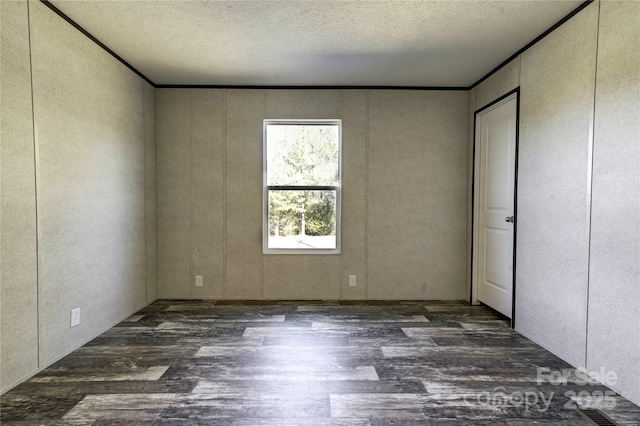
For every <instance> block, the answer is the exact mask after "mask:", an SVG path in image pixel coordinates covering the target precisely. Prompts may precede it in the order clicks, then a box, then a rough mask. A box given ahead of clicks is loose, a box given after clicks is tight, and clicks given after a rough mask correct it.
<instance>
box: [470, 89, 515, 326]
mask: <svg viewBox="0 0 640 426" xmlns="http://www.w3.org/2000/svg"><path fill="white" fill-rule="evenodd" d="M515 96H516V95H515V94H514V95H513V96H512V97H510V98H507V99H506V100H505V101H503V102H500V103H498V104H497V105H496V106H494V107H492V108H489V109H487V110H485V111H482V112H480V113H478V115H477V117H476V141H477V142H476V150H477V151H476V158H478V162H477V164H476V166H477V181H476V182H477V184H476V188H475V190H476V195H475V199H476V200H477V203H476V216H477V227H476V228H475V229H476V230H477V232H475V240H476V241H475V243H474V245H475V246H476V248H477V251H475V253H477V261H476V268H474V270H475V271H476V280H477V297H478V300H479V301H480V302H482V303H485V304H487V305H489V306H490V307H492V308H493V309H495V310H496V311H498V312H500V313H502V314H503V315H506V316H507V317H509V318H511V312H512V303H513V302H512V300H513V249H514V247H513V244H514V242H513V235H514V190H515V189H514V187H515V164H516V120H517V99H516V97H515ZM478 141H479V143H478ZM478 154H479V155H478Z"/></svg>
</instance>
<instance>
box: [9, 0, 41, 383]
mask: <svg viewBox="0 0 640 426" xmlns="http://www.w3.org/2000/svg"><path fill="white" fill-rule="evenodd" d="M0 8H2V10H1V11H0V19H1V22H0V28H1V33H0V34H1V35H0V46H1V49H2V51H1V52H0V55H1V56H0V59H1V63H0V67H1V69H0V72H1V74H2V80H1V81H2V87H0V91H1V93H2V96H1V98H0V114H1V115H0V121H1V123H0V127H1V130H0V143H1V148H0V159H1V163H0V167H1V169H0V170H1V172H0V173H1V177H0V180H1V182H2V188H1V191H2V194H1V198H2V204H1V211H0V218H1V219H0V233H1V235H2V237H1V239H0V241H1V246H0V248H1V252H0V259H1V262H2V264H1V279H2V287H1V294H0V303H1V306H0V336H1V337H0V339H1V340H0V391H4V390H5V389H6V388H8V387H10V386H12V385H14V384H15V383H17V382H18V381H20V380H22V379H25V378H27V377H28V376H29V375H31V374H32V373H33V372H34V371H35V370H36V369H37V368H38V312H37V304H38V288H37V282H38V277H37V262H38V258H37V252H36V250H37V249H36V244H37V239H36V202H35V188H36V184H35V170H34V149H33V120H32V119H31V111H32V104H31V68H30V65H29V26H28V21H27V4H26V3H25V2H13V1H2V2H0Z"/></svg>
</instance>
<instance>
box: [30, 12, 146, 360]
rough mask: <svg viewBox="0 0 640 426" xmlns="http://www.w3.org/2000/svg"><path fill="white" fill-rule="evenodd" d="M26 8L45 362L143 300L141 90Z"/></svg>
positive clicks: (87, 44) (70, 32)
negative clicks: (74, 320) (72, 321)
mask: <svg viewBox="0 0 640 426" xmlns="http://www.w3.org/2000/svg"><path fill="white" fill-rule="evenodd" d="M30 8H31V30H32V32H31V43H32V55H33V56H32V60H33V62H32V63H33V90H34V112H35V122H36V144H37V154H36V155H37V166H36V167H37V169H38V171H37V178H38V225H39V229H38V230H39V243H38V245H39V305H40V312H39V324H40V361H41V364H42V365H46V364H48V363H50V362H51V361H53V360H55V359H57V358H59V357H61V356H63V355H65V354H66V353H68V352H69V351H70V350H72V349H75V348H76V347H78V346H79V345H81V344H83V343H85V342H87V341H88V340H89V339H91V338H93V337H94V336H96V335H98V334H99V333H101V332H103V331H104V330H105V329H107V328H108V327H110V326H111V325H113V324H114V323H116V322H118V321H120V320H122V319H123V318H124V317H126V316H127V315H129V314H131V313H132V312H133V311H134V310H136V309H138V308H140V307H142V306H144V305H145V303H146V298H145V216H144V209H145V170H144V148H145V144H144V135H143V133H144V120H143V89H142V84H141V80H140V78H139V77H137V76H136V75H134V74H133V73H131V71H130V70H129V69H127V68H126V67H125V66H124V65H122V64H121V63H119V62H118V61H116V60H115V59H114V58H113V57H111V56H110V55H109V54H107V53H106V52H105V51H103V50H102V49H100V48H98V47H97V46H96V45H95V44H94V43H93V42H92V41H91V40H89V39H88V38H86V37H85V36H84V35H82V34H81V33H80V32H79V31H78V30H76V29H75V28H73V27H72V26H70V25H69V24H68V23H66V22H65V21H63V20H61V19H60V18H59V17H58V16H57V15H56V14H55V13H53V12H52V11H51V10H49V9H48V8H47V7H46V6H44V5H43V4H42V3H39V2H32V3H30ZM76 307H80V308H81V324H80V325H79V326H78V327H75V328H70V327H69V312H70V310H71V309H73V308H76Z"/></svg>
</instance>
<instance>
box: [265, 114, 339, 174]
mask: <svg viewBox="0 0 640 426" xmlns="http://www.w3.org/2000/svg"><path fill="white" fill-rule="evenodd" d="M266 137H267V185H290V186H303V185H306V186H309V185H312V186H314V185H315V186H337V185H338V142H339V126H337V125H331V124H318V125H315V124H296V125H285V124H268V125H267V126H266Z"/></svg>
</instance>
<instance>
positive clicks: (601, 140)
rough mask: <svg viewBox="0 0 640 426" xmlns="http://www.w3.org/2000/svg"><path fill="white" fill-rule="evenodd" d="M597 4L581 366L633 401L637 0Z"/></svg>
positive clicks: (637, 396) (636, 373)
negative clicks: (603, 374)
mask: <svg viewBox="0 0 640 426" xmlns="http://www.w3.org/2000/svg"><path fill="white" fill-rule="evenodd" d="M600 7H601V10H600V32H599V37H598V73H597V81H596V109H595V112H596V113H595V132H594V154H593V192H592V194H593V201H592V218H591V267H590V283H589V330H588V340H587V341H588V347H587V367H588V369H589V370H590V371H599V370H600V369H601V368H604V369H605V371H613V372H615V373H616V374H617V376H618V381H617V383H615V384H610V385H611V387H612V388H613V389H614V390H615V391H617V392H620V393H621V394H622V395H623V396H625V397H626V398H628V399H630V400H632V401H633V402H634V403H635V404H640V315H639V314H638V313H639V312H640V141H639V139H640V50H638V46H640V24H639V22H640V20H639V18H640V3H638V2H602V3H601V6H600Z"/></svg>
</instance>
